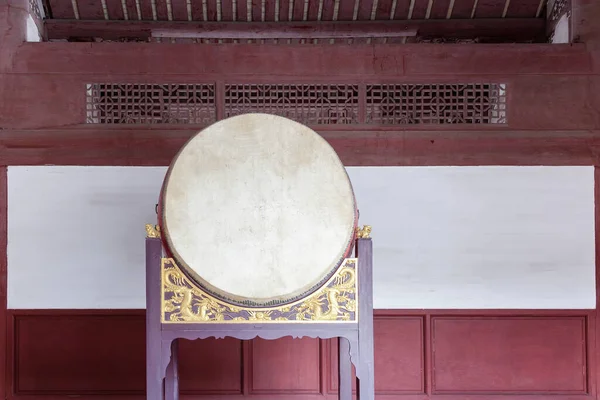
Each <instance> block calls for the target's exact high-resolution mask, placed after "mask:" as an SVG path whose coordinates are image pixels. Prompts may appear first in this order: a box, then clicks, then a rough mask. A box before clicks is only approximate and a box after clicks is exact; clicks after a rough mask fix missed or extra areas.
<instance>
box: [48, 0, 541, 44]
mask: <svg viewBox="0 0 600 400" xmlns="http://www.w3.org/2000/svg"><path fill="white" fill-rule="evenodd" d="M209 4H213V3H212V2H209ZM299 4H302V3H299ZM310 4H312V6H309V7H308V14H309V16H310V17H313V18H316V16H317V13H318V3H315V2H311V3H310ZM361 4H363V3H362V2H361ZM163 6H164V4H162V3H157V12H159V11H160V12H165V13H166V8H165V7H163ZM367 6H368V7H367ZM115 10H116V11H115ZM115 10H113V12H115V13H116V12H117V11H119V10H120V11H121V16H120V18H119V19H118V20H58V19H57V20H47V21H46V23H45V26H46V30H47V32H48V38H49V39H68V38H73V37H83V38H87V37H98V38H102V39H105V40H118V39H120V38H124V37H126V38H131V39H141V40H146V39H148V38H150V37H153V36H155V37H157V34H156V33H158V34H161V35H162V36H158V37H190V36H189V35H191V34H193V35H195V36H194V37H196V38H206V39H215V38H217V39H256V38H259V39H272V38H278V39H281V38H305V39H312V38H323V37H327V38H363V37H373V38H378V37H390V38H393V37H403V36H415V35H416V34H417V32H418V35H419V36H421V37H447V36H451V37H453V38H479V40H484V39H486V40H487V39H494V40H514V41H530V40H534V41H538V40H540V39H541V38H542V37H543V36H544V35H545V22H544V20H543V19H539V18H537V19H536V18H514V19H510V18H496V19H485V20H483V19H482V20H467V19H464V20H463V19H439V20H408V21H402V22H401V23H400V22H398V21H396V22H395V23H393V24H391V23H389V22H388V21H370V16H371V11H372V5H368V4H367V3H364V4H363V6H361V7H359V10H358V11H359V12H358V16H357V18H358V22H345V21H336V22H293V23H290V22H260V21H262V14H261V13H258V11H257V10H258V9H254V10H253V12H255V13H256V14H257V15H253V19H252V21H253V22H247V23H245V24H241V23H239V22H238V23H235V22H234V23H230V22H216V21H217V9H216V5H214V4H213V6H211V7H208V8H207V15H208V21H209V22H193V23H192V22H186V21H169V22H167V21H162V22H155V21H152V22H151V21H132V20H129V21H123V20H122V9H121V8H118V9H115ZM267 11H268V12H269V13H270V14H271V15H272V14H273V13H274V9H267ZM303 11H304V9H303V8H302V12H303ZM311 13H312V14H314V15H311ZM255 21H256V22H255ZM290 25H291V26H290ZM184 35H185V36H184Z"/></svg>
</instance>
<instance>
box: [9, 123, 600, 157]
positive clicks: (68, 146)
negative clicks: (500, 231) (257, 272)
mask: <svg viewBox="0 0 600 400" xmlns="http://www.w3.org/2000/svg"><path fill="white" fill-rule="evenodd" d="M197 129H200V127H198V128H197ZM197 129H194V130H179V129H168V128H164V129H157V130H142V129H131V128H129V129H98V128H96V129H93V128H83V129H63V130H37V131H36V130H29V131H28V130H15V131H11V130H4V131H0V158H1V159H2V160H4V162H5V163H6V164H9V165H10V164H15V165H44V164H62V165H163V166H166V165H169V163H170V162H171V160H172V158H173V157H174V155H175V154H176V152H177V151H178V150H179V149H180V148H181V146H183V144H184V143H185V141H186V140H188V139H189V138H190V137H191V136H192V135H193V134H195V133H196V132H197ZM317 131H318V132H319V133H320V134H321V135H322V136H323V137H324V138H325V139H326V140H327V141H328V142H329V143H330V144H331V146H333V148H334V149H335V150H336V152H337V153H338V154H339V156H340V158H341V160H342V162H343V163H344V164H345V165H347V166H360V165H373V166H377V165H539V164H545V165H592V164H594V163H595V162H597V160H598V150H600V131H599V132H596V133H594V134H590V133H588V132H577V131H574V132H553V133H544V132H542V131H530V132H527V131H522V132H521V131H517V132H515V131H511V132H489V131H488V132H486V131H474V132H456V131H449V132H434V131H407V132H397V131H396V132H387V133H381V132H379V133H377V132H369V131H363V132H330V131H326V130H319V129H317Z"/></svg>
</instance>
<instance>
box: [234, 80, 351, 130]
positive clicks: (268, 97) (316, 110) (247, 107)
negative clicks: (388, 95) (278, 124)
mask: <svg viewBox="0 0 600 400" xmlns="http://www.w3.org/2000/svg"><path fill="white" fill-rule="evenodd" d="M358 104H359V93H358V85H285V84H284V85H253V84H239V85H225V113H224V116H225V117H230V116H232V115H238V114H243V113H249V112H265V113H269V114H276V115H280V116H282V117H287V118H289V119H293V120H295V121H298V122H302V123H304V124H308V125H329V124H338V125H339V124H342V125H347V124H358V123H359V120H358Z"/></svg>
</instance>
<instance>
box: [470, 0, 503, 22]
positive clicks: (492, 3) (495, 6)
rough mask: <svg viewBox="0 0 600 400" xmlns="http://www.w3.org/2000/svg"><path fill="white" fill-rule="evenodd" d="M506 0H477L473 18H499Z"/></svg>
mask: <svg viewBox="0 0 600 400" xmlns="http://www.w3.org/2000/svg"><path fill="white" fill-rule="evenodd" d="M505 3H506V0H478V2H477V9H476V10H475V18H500V17H502V12H503V11H504V4H505Z"/></svg>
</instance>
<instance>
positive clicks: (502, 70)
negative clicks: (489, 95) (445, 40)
mask: <svg viewBox="0 0 600 400" xmlns="http://www.w3.org/2000/svg"><path fill="white" fill-rule="evenodd" d="M415 46H417V45H415ZM444 46H448V45H444ZM479 46H486V45H478V46H477V47H479ZM490 46H491V45H490ZM552 46H553V47H551V48H546V47H538V46H537V45H531V46H529V45H528V46H518V47H514V48H512V49H511V50H509V51H506V52H505V51H504V50H503V49H501V48H500V47H498V48H497V50H496V51H495V52H494V54H493V55H492V53H491V51H492V48H493V47H494V46H491V47H488V50H490V52H489V53H488V52H486V51H482V52H475V51H473V47H471V46H462V47H455V48H453V52H452V54H449V53H447V52H446V51H444V48H441V47H438V48H431V51H430V52H427V53H424V52H420V51H419V52H414V53H409V52H407V54H406V56H405V58H404V60H405V73H406V74H407V75H421V76H425V75H437V74H454V75H466V74H474V75H476V74H482V75H493V74H498V75H500V76H507V75H509V74H519V75H531V74H533V75H542V74H585V73H589V72H592V70H591V63H590V57H589V54H588V53H587V52H581V51H578V50H577V47H572V46H570V45H559V44H556V45H552ZM452 47H454V46H452ZM484 48H485V47H482V48H481V49H482V50H483V49H484ZM488 79H490V78H488Z"/></svg>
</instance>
